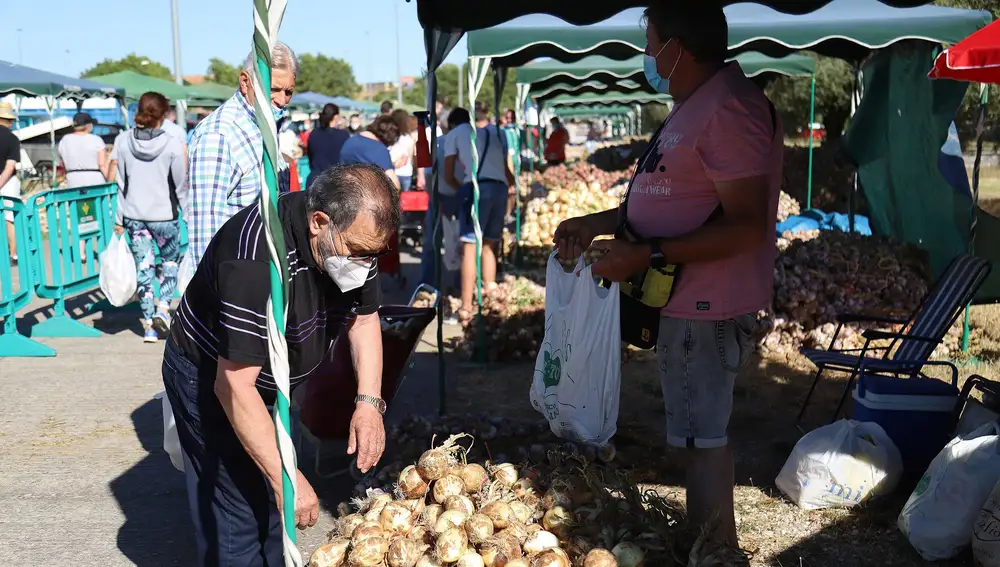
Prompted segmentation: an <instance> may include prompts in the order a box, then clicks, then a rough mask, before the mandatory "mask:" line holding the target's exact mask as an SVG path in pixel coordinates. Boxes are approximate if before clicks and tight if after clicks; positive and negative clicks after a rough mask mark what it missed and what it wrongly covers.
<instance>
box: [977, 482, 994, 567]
mask: <svg viewBox="0 0 1000 567" xmlns="http://www.w3.org/2000/svg"><path fill="white" fill-rule="evenodd" d="M972 557H973V558H974V559H975V562H976V565H977V567H1000V482H998V483H996V485H994V486H993V491H992V492H990V496H989V498H987V499H986V503H985V504H983V508H982V509H981V510H980V511H979V516H978V517H977V518H976V523H975V524H973V526H972Z"/></svg>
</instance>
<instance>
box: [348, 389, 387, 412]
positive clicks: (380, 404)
mask: <svg viewBox="0 0 1000 567" xmlns="http://www.w3.org/2000/svg"><path fill="white" fill-rule="evenodd" d="M354 403H356V404H357V403H366V404H370V405H372V406H374V407H375V409H377V410H378V412H379V413H380V414H383V415H385V410H386V403H385V400H383V399H382V398H376V397H375V396H369V395H368V394H358V395H357V396H355V398H354Z"/></svg>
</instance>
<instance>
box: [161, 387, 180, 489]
mask: <svg viewBox="0 0 1000 567" xmlns="http://www.w3.org/2000/svg"><path fill="white" fill-rule="evenodd" d="M157 397H159V398H160V401H161V402H162V405H163V450H164V451H166V452H167V455H169V456H170V463H171V464H173V465H174V468H175V469H177V470H179V471H181V472H184V457H183V456H182V455H181V440H180V437H178V436H177V422H176V421H174V410H173V408H172V407H170V398H168V397H167V393H166V392H160V393H159V394H157Z"/></svg>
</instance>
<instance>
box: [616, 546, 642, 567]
mask: <svg viewBox="0 0 1000 567" xmlns="http://www.w3.org/2000/svg"><path fill="white" fill-rule="evenodd" d="M611 553H612V554H614V556H615V559H617V560H618V565H619V567H642V561H643V559H645V557H646V555H645V554H644V553H643V552H642V549H640V548H639V546H638V545H636V544H634V543H632V542H630V541H623V542H621V543H619V544H618V545H616V546H615V547H614V548H613V549H612V550H611Z"/></svg>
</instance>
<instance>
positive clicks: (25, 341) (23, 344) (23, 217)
mask: <svg viewBox="0 0 1000 567" xmlns="http://www.w3.org/2000/svg"><path fill="white" fill-rule="evenodd" d="M0 211H2V213H3V214H0V223H2V224H3V225H4V227H3V228H2V229H0V254H3V255H4V256H0V258H6V259H5V260H0V318H2V319H3V325H2V326H0V358H3V357H5V356H55V355H56V351H55V349H53V348H52V347H49V346H46V345H43V344H42V343H39V342H37V341H33V340H31V339H29V338H28V337H26V336H24V335H22V334H20V333H19V332H18V330H17V312H18V310H20V309H23V308H24V307H26V306H27V305H28V304H29V303H31V298H32V294H33V292H34V281H33V278H32V270H31V261H30V255H31V253H30V242H29V236H28V235H29V233H30V231H29V223H28V208H27V207H25V206H24V205H23V204H22V203H21V201H20V200H19V199H10V198H7V197H0ZM8 226H11V227H13V232H14V245H15V249H16V251H17V257H18V262H17V265H16V272H15V265H14V259H13V258H12V257H11V256H10V254H9V252H10V248H9V246H10V239H9V235H8Z"/></svg>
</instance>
